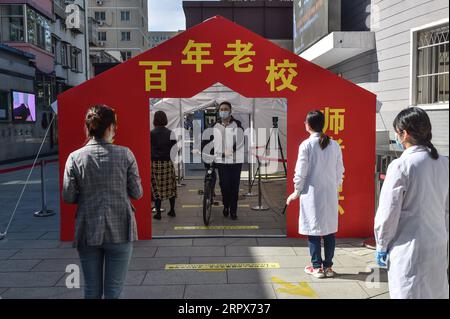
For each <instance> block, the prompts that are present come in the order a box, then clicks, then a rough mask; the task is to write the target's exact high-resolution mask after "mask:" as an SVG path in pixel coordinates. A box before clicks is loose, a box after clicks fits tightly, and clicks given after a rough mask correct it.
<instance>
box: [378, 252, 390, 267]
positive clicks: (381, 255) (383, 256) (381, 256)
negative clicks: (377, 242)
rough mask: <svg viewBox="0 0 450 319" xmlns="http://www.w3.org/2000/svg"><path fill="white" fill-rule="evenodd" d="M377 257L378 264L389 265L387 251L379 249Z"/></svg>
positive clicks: (381, 265)
mask: <svg viewBox="0 0 450 319" xmlns="http://www.w3.org/2000/svg"><path fill="white" fill-rule="evenodd" d="M375 258H376V260H377V264H378V266H380V267H387V258H388V253H387V252H381V251H377V253H376V255H375Z"/></svg>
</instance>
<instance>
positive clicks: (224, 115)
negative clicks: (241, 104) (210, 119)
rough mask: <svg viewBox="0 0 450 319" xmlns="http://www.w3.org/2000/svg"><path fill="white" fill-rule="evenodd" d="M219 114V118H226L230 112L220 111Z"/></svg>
mask: <svg viewBox="0 0 450 319" xmlns="http://www.w3.org/2000/svg"><path fill="white" fill-rule="evenodd" d="M219 116H220V118H221V119H227V118H229V117H230V112H228V111H220V112H219Z"/></svg>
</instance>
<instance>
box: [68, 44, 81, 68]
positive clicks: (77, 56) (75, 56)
mask: <svg viewBox="0 0 450 319" xmlns="http://www.w3.org/2000/svg"><path fill="white" fill-rule="evenodd" d="M81 53H82V51H81V50H80V49H78V48H77V47H71V52H70V65H71V67H72V71H74V72H82V68H83V61H82V55H81Z"/></svg>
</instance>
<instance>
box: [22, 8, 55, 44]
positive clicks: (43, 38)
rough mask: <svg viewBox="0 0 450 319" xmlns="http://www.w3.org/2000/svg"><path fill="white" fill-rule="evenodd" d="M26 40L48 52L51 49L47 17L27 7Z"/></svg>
mask: <svg viewBox="0 0 450 319" xmlns="http://www.w3.org/2000/svg"><path fill="white" fill-rule="evenodd" d="M27 32H28V42H29V43H32V44H34V45H36V46H38V47H40V48H41V49H44V50H46V51H48V52H51V50H52V36H51V32H50V22H49V20H48V19H47V18H45V17H44V16H42V15H41V14H39V13H38V12H36V11H34V9H32V8H31V7H27Z"/></svg>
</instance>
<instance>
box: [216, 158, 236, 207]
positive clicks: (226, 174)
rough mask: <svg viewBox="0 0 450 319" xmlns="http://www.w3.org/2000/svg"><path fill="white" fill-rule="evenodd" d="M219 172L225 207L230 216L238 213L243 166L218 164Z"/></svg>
mask: <svg viewBox="0 0 450 319" xmlns="http://www.w3.org/2000/svg"><path fill="white" fill-rule="evenodd" d="M216 167H217V170H218V171H219V185H220V190H221V192H222V198H223V199H222V201H223V206H224V207H225V208H228V209H229V210H230V214H232V215H235V214H236V212H237V202H238V197H239V184H240V182H241V170H242V164H216Z"/></svg>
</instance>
